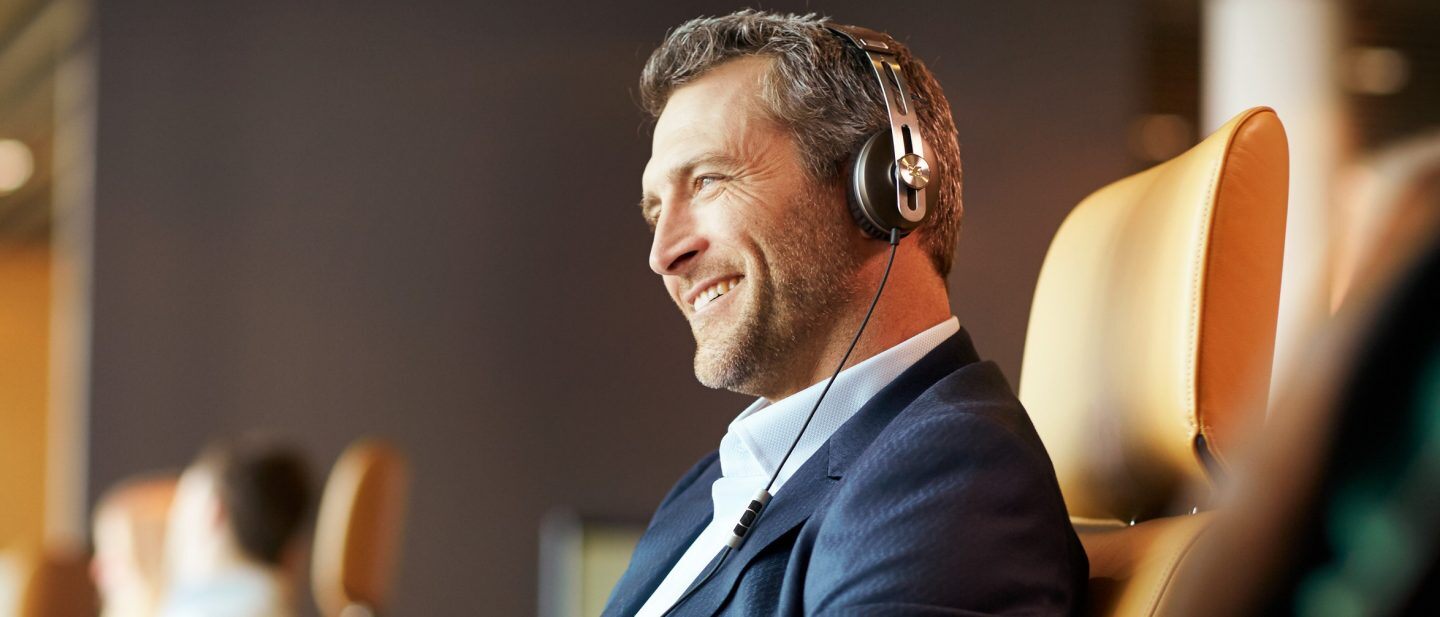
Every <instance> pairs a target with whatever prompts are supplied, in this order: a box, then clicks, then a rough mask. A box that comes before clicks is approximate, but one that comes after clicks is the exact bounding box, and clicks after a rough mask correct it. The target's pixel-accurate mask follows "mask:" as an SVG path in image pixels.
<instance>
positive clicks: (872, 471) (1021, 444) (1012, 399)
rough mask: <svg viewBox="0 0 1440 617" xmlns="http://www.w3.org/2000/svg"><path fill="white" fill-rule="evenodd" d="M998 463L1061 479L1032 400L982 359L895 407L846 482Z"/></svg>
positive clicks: (1046, 479)
mask: <svg viewBox="0 0 1440 617" xmlns="http://www.w3.org/2000/svg"><path fill="white" fill-rule="evenodd" d="M996 468H1003V469H1006V470H1008V473H1011V474H1015V475H1019V476H1028V477H1029V478H1028V479H1031V480H1034V481H1036V482H1040V483H1042V484H1052V483H1054V482H1055V480H1054V468H1053V466H1052V465H1051V462H1050V458H1049V455H1048V454H1046V452H1045V447H1044V445H1043V443H1042V442H1041V441H1040V437H1039V435H1038V434H1036V432H1035V428H1034V426H1033V425H1032V424H1031V422H1030V418H1029V416H1028V415H1027V414H1026V412H1025V407H1024V406H1023V405H1022V404H1021V403H1020V400H1019V398H1017V397H1016V396H1015V394H1014V390H1012V389H1011V387H1010V385H1009V383H1008V382H1007V381H1006V379H1005V377H1004V375H1003V374H1002V373H1001V372H1000V369H999V367H998V366H996V365H995V363H993V362H989V361H982V362H974V363H971V364H967V365H965V366H963V367H961V368H959V369H958V370H956V371H954V372H953V373H951V374H949V375H947V376H945V377H943V378H941V379H940V380H939V381H937V382H935V384H934V385H932V386H931V387H930V388H929V389H927V390H926V391H925V392H924V393H922V394H921V395H920V396H919V397H918V398H916V399H915V400H913V401H911V402H910V403H909V404H908V405H907V406H906V407H905V408H904V409H903V410H901V411H900V413H898V414H896V415H895V417H894V419H893V420H892V421H891V422H890V423H889V425H887V426H886V427H885V428H884V429H883V430H881V431H880V433H879V434H878V435H876V437H875V440H874V441H873V442H872V443H871V444H870V446H869V447H868V448H866V450H865V452H864V453H863V454H861V455H860V457H859V458H858V459H857V460H856V461H855V465H854V467H853V472H854V473H853V476H854V477H852V478H847V483H852V482H851V481H854V482H861V483H863V482H865V481H866V478H867V477H868V476H875V475H879V476H883V477H887V478H896V479H901V478H906V477H913V478H915V480H916V481H917V482H920V481H923V480H924V479H925V478H927V477H929V478H933V477H934V476H933V475H932V474H935V473H960V474H964V473H968V472H970V471H979V470H981V469H996ZM907 472H913V475H911V474H910V473H907ZM1016 479H1017V480H1018V479H1021V478H1016Z"/></svg>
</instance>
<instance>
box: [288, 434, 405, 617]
mask: <svg viewBox="0 0 1440 617" xmlns="http://www.w3.org/2000/svg"><path fill="white" fill-rule="evenodd" d="M407 488H408V476H407V471H406V464H405V457H404V456H403V455H402V454H401V453H400V452H399V451H398V450H396V449H395V448H394V447H391V446H389V445H387V444H385V443H382V442H379V441H375V440H362V441H358V442H356V443H354V444H352V445H351V446H350V447H349V448H346V450H345V452H344V453H342V454H341V455H340V459H339V460H337V461H336V462H335V467H334V469H332V470H331V472H330V477H329V479H328V480H326V482H325V495H324V497H323V498H322V500H321V502H320V514H319V518H318V520H317V522H316V525H315V554H314V561H313V564H312V571H311V575H312V579H313V584H314V593H315V602H316V604H318V605H319V607H320V613H321V614H322V615H325V616H326V617H338V616H339V615H341V614H342V613H345V611H346V610H347V608H350V607H352V605H353V606H356V607H360V608H363V609H365V610H364V611H361V612H362V614H363V613H365V612H369V613H375V612H379V611H380V610H381V609H383V608H385V607H386V606H387V601H388V600H389V594H390V584H391V579H392V578H393V576H394V571H395V566H396V562H397V560H398V557H399V555H398V553H399V549H400V537H401V530H402V529H401V528H402V527H403V523H404V517H405V495H406V490H407ZM346 614H347V615H348V614H351V613H346Z"/></svg>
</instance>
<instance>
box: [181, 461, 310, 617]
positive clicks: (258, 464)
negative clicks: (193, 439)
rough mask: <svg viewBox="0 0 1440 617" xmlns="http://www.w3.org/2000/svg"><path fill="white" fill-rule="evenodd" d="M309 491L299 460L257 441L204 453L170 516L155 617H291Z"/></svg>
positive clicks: (187, 476)
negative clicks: (163, 584)
mask: <svg viewBox="0 0 1440 617" xmlns="http://www.w3.org/2000/svg"><path fill="white" fill-rule="evenodd" d="M310 491H311V489H310V485H309V481H308V479H307V473H306V470H305V465H304V464H303V462H302V460H301V458H300V456H299V455H298V454H297V453H296V452H294V451H292V450H290V449H287V448H284V447H281V446H279V445H277V444H274V443H272V442H269V441H265V440H260V439H244V440H236V441H231V442H222V443H218V444H214V445H211V446H210V447H208V448H206V449H205V450H204V451H203V452H202V453H201V455H200V457H199V458H198V459H196V461H195V463H194V464H192V465H191V466H190V467H189V468H187V469H186V470H185V473H184V474H182V475H181V477H180V484H179V486H178V488H177V489H176V494H175V503H174V506H173V507H172V508H171V510H170V529H169V537H168V539H167V551H166V570H167V574H168V576H167V581H166V586H167V588H166V591H165V594H164V598H163V601H162V605H161V610H160V612H159V615H161V616H162V617H288V616H291V615H295V614H297V610H296V594H295V580H296V578H297V575H298V569H299V567H300V563H299V562H300V561H301V557H302V547H301V543H300V542H298V538H299V536H300V535H301V534H300V531H301V528H302V527H303V526H304V521H305V518H306V516H307V514H308V513H309V512H310V501H311V492H310Z"/></svg>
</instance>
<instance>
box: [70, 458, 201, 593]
mask: <svg viewBox="0 0 1440 617" xmlns="http://www.w3.org/2000/svg"><path fill="white" fill-rule="evenodd" d="M178 480H179V478H178V476H175V475H174V474H162V475H155V476H148V477H140V478H134V479H130V480H127V481H125V482H122V483H120V484H119V485H117V486H115V487H114V488H111V489H110V490H109V491H106V493H105V495H104V496H103V497H101V498H100V501H99V503H98V504H97V505H96V506H95V515H94V528H93V533H94V544H95V554H94V556H93V557H92V558H91V561H90V574H91V576H93V577H94V580H95V587H96V589H97V590H98V591H99V593H100V601H101V607H102V611H101V615H102V617H151V616H153V615H154V614H155V611H156V609H157V608H158V606H159V601H160V591H161V587H162V585H161V583H162V580H161V579H162V577H163V576H164V564H163V560H164V557H165V525H166V520H167V519H168V518H169V515H170V506H171V503H172V502H173V501H174V499H175V485H176V483H177V482H178Z"/></svg>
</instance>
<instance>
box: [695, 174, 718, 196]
mask: <svg viewBox="0 0 1440 617" xmlns="http://www.w3.org/2000/svg"><path fill="white" fill-rule="evenodd" d="M719 181H720V177H719V176H700V177H698V178H696V179H695V192H696V193H699V192H700V191H703V190H705V189H707V188H710V187H711V186H714V185H715V183H716V182H719Z"/></svg>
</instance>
